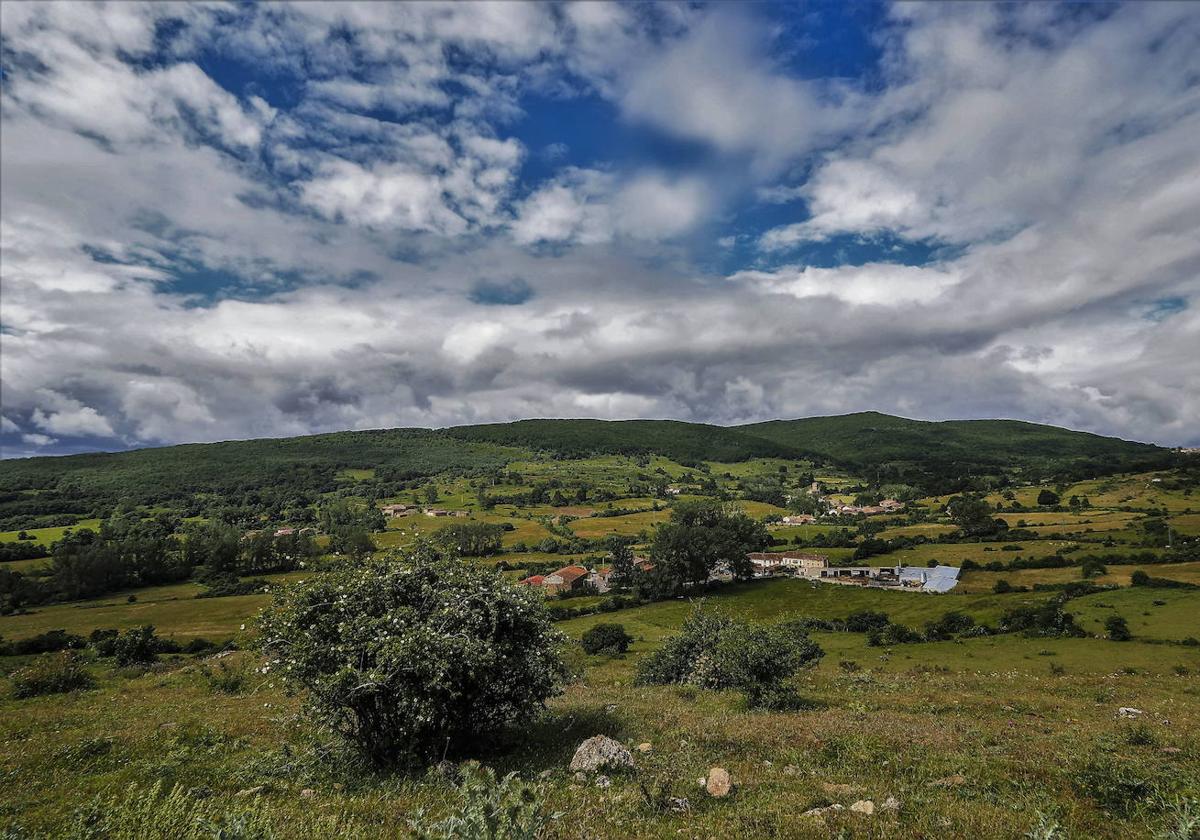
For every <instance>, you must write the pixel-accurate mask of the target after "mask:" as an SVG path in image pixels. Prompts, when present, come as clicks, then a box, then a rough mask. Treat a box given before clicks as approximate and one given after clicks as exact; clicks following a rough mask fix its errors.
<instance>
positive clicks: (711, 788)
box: [704, 767, 733, 798]
mask: <svg viewBox="0 0 1200 840" xmlns="http://www.w3.org/2000/svg"><path fill="white" fill-rule="evenodd" d="M704 789H705V790H707V791H708V795H709V796H715V797H717V798H720V797H722V796H728V795H729V792H730V791H731V790H733V779H731V778H729V771H728V770H726V769H725V768H723V767H713V768H712V769H710V770H709V771H708V782H707V783H705V785H704Z"/></svg>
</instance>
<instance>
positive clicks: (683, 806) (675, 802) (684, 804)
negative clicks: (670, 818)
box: [667, 796, 692, 814]
mask: <svg viewBox="0 0 1200 840" xmlns="http://www.w3.org/2000/svg"><path fill="white" fill-rule="evenodd" d="M667 808H668V809H669V810H672V811H674V812H675V813H677V814H683V813H686V812H688V811H690V810H692V803H690V802H688V801H687V800H686V799H685V798H683V797H682V796H672V797H671V798H670V799H668V800H667Z"/></svg>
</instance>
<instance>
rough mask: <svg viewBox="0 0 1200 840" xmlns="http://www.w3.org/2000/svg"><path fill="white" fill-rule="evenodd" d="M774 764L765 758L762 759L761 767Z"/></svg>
mask: <svg viewBox="0 0 1200 840" xmlns="http://www.w3.org/2000/svg"><path fill="white" fill-rule="evenodd" d="M774 766H775V765H773V764H771V761H770V759H766V758H764V759H763V767H774Z"/></svg>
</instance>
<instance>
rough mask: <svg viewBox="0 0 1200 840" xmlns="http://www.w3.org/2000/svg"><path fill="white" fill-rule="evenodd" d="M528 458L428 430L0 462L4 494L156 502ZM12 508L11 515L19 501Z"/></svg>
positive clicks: (327, 485)
mask: <svg viewBox="0 0 1200 840" xmlns="http://www.w3.org/2000/svg"><path fill="white" fill-rule="evenodd" d="M522 454H524V453H522V452H518V451H516V450H513V449H511V448H506V447H502V446H497V445H495V444H491V443H486V442H481V443H471V442H467V441H462V440H456V439H452V438H449V437H447V436H446V435H444V434H442V433H441V432H436V431H432V430H429V429H390V430H377V431H364V432H335V433H331V434H324V435H308V436H304V437H294V438H280V439H265V440H244V441H226V442H222V443H193V444H184V445H181V446H167V447H161V448H156V449H137V450H133V451H130V452H113V453H89V454H86V455H67V456H63V457H58V458H24V459H14V460H8V461H0V492H5V491H7V492H8V493H13V492H19V491H22V490H32V489H45V488H52V487H53V488H57V489H58V490H59V491H62V492H64V493H66V494H67V495H72V496H85V497H91V496H103V497H106V498H109V499H113V500H116V499H129V500H131V501H137V502H155V501H163V500H166V499H171V498H176V497H181V496H187V495H190V494H193V493H201V492H203V493H229V492H234V491H241V492H244V491H247V490H254V489H258V488H275V487H278V486H280V485H289V484H290V485H294V486H296V487H297V488H301V489H304V490H307V491H320V490H327V489H331V488H332V486H333V485H334V484H335V483H336V477H337V473H338V472H339V471H341V470H345V469H374V470H376V471H377V472H380V473H384V474H386V475H388V476H389V477H390V478H393V479H399V480H403V479H409V478H417V477H421V476H427V475H436V474H438V473H441V472H444V471H447V470H463V469H480V468H495V467H498V466H501V465H503V464H504V463H506V462H507V461H510V460H512V459H513V458H515V457H519V456H520V455H522ZM5 501H6V505H5V507H6V509H7V508H8V507H9V506H11V504H12V503H13V502H19V500H11V499H9V500H5Z"/></svg>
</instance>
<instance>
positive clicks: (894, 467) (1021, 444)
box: [737, 411, 1174, 485]
mask: <svg viewBox="0 0 1200 840" xmlns="http://www.w3.org/2000/svg"><path fill="white" fill-rule="evenodd" d="M737 428H738V430H739V431H741V432H745V433H746V434H750V435H754V436H756V437H761V438H763V439H766V440H770V441H773V442H775V443H777V444H780V445H782V446H786V447H788V448H790V449H793V450H796V451H799V452H804V453H807V454H809V455H813V456H817V457H819V458H823V459H826V460H828V461H829V462H831V463H834V464H838V465H840V466H844V467H847V468H850V469H857V470H862V471H866V472H872V471H878V470H884V471H888V470H891V471H893V472H897V471H898V472H909V473H917V474H918V476H913V475H909V478H910V479H911V483H915V484H926V485H927V484H928V483H929V482H928V480H925V481H922V480H920V479H919V475H920V474H923V475H925V476H927V477H928V476H930V475H931V474H948V475H950V474H952V475H960V474H975V475H986V474H996V473H999V472H1004V471H1008V470H1016V471H1020V472H1022V473H1025V477H1026V478H1029V477H1030V474H1040V475H1041V476H1042V477H1047V478H1048V477H1051V476H1055V475H1063V476H1076V477H1082V476H1086V475H1105V474H1110V473H1115V472H1124V471H1133V470H1141V469H1158V468H1162V467H1165V466H1169V465H1170V464H1171V462H1172V461H1173V459H1174V453H1173V452H1172V451H1171V450H1169V449H1164V448H1163V447H1160V446H1154V445H1153V444H1148V443H1136V442H1132V441H1126V440H1120V439H1119V438H1111V437H1104V436H1102V435H1095V434H1091V433H1089V432H1077V431H1072V430H1070V429H1060V428H1058V427H1057V426H1044V425H1040V424H1037V423H1026V422H1023V421H1020V420H944V421H940V422H933V421H926V420H909V419H906V418H904V417H893V416H891V415H888V414H880V413H878V412H875V411H866V412H861V413H858V414H844V415H839V416H832V417H808V418H804V419H801V420H771V421H768V422H766V423H754V424H751V425H747V426H739V427H737ZM1033 477H1035V478H1036V475H1034V476H1033Z"/></svg>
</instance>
